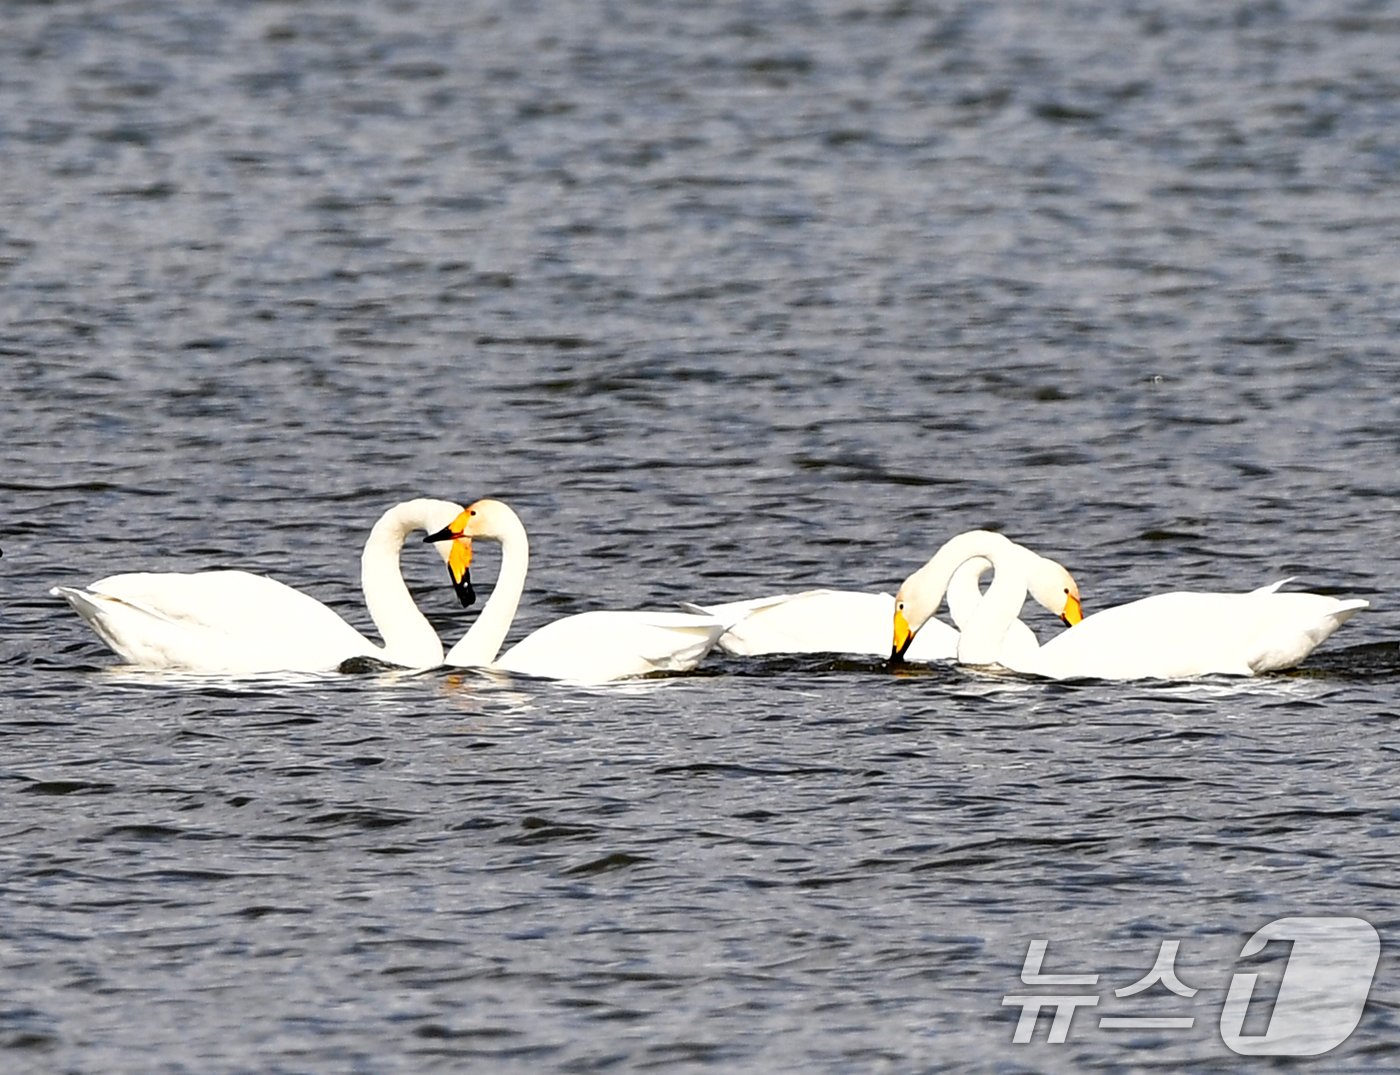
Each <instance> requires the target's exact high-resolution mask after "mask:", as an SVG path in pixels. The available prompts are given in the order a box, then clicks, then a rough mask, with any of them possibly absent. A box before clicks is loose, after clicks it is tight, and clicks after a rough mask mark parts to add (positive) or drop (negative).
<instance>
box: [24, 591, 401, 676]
mask: <svg viewBox="0 0 1400 1075" xmlns="http://www.w3.org/2000/svg"><path fill="white" fill-rule="evenodd" d="M50 593H52V594H54V595H55V596H57V597H62V598H63V599H64V600H66V601H67V602H68V603H69V604H70V605H72V606H73V608H74V610H75V611H76V612H77V613H78V615H80V616H81V617H82V618H83V619H84V620H86V621H87V623H88V624H89V625H90V626H91V627H92V629H93V630H94V631H95V632H96V634H97V635H98V637H99V638H101V639H102V641H103V642H105V643H106V644H107V645H108V646H109V647H110V648H111V649H112V650H113V651H115V652H116V653H117V654H118V655H119V656H121V657H122V658H124V659H125V660H126V661H128V662H129V663H131V664H134V665H139V666H141V667H145V668H171V669H183V670H187V671H201V672H220V673H240V672H262V671H324V670H330V669H334V668H336V667H337V666H338V665H339V664H340V662H341V661H343V660H345V659H346V658H347V657H353V656H359V655H365V654H373V653H375V652H376V648H375V647H374V645H373V644H372V643H371V642H369V640H368V639H366V638H365V637H364V636H363V635H362V634H360V632H359V631H357V630H355V628H353V627H351V626H350V624H348V623H346V622H345V620H344V619H342V618H341V617H340V616H339V615H338V614H337V613H335V612H334V611H333V610H331V609H330V608H328V607H326V606H325V605H323V604H322V603H321V602H320V601H317V600H316V599H315V598H313V597H309V596H307V595H306V594H304V593H301V592H300V591H298V590H294V589H292V588H291V587H290V586H286V585H284V584H283V583H280V582H278V581H276V580H275V579H270V578H267V577H266V576H263V575H254V574H251V573H249V572H246V571H202V572H197V573H192V574H181V573H177V572H160V573H155V572H152V573H145V572H140V573H132V574H125V575H111V576H108V577H107V578H104V579H99V580H98V581H97V582H94V583H92V584H91V585H90V586H87V587H83V588H76V587H67V586H57V587H54V588H53V589H52V590H51V591H50Z"/></svg>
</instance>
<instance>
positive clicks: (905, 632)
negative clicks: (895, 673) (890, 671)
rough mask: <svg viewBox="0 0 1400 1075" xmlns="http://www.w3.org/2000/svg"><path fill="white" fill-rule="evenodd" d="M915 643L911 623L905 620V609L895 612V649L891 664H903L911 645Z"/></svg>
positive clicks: (892, 650) (892, 651) (892, 652)
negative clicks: (910, 628) (910, 627)
mask: <svg viewBox="0 0 1400 1075" xmlns="http://www.w3.org/2000/svg"><path fill="white" fill-rule="evenodd" d="M913 641H914V632H913V631H911V630H909V621H908V620H906V619H905V618H904V610H903V609H895V612H894V648H893V649H891V650H890V664H901V663H902V662H903V661H904V654H905V653H907V652H908V651H909V645H910V643H911V642H913Z"/></svg>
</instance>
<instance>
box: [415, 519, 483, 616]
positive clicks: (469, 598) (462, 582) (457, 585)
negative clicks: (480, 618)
mask: <svg viewBox="0 0 1400 1075" xmlns="http://www.w3.org/2000/svg"><path fill="white" fill-rule="evenodd" d="M423 541H424V543H425V544H429V545H432V544H436V543H437V542H439V541H450V542H452V548H451V549H450V550H448V554H447V574H448V575H449V576H450V577H451V579H452V589H453V590H454V591H455V592H456V594H457V600H458V601H460V602H461V603H462V607H463V608H469V607H470V606H471V604H472V602H473V601H475V600H476V590H474V589H473V588H472V573H471V571H470V570H469V569H470V568H471V565H472V539H471V538H469V537H467V536H466V535H465V534H463V533H462V532H461V531H460V530H453V529H452V527H450V526H445V527H443V528H442V529H441V530H439V531H438V532H437V533H435V534H429V535H428V536H427V537H425V538H424V539H423Z"/></svg>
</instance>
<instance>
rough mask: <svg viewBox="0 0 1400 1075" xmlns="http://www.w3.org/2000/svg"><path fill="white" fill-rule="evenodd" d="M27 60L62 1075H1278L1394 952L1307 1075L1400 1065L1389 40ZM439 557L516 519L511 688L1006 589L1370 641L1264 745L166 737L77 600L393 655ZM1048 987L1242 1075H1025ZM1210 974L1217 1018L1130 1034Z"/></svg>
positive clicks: (231, 18)
mask: <svg viewBox="0 0 1400 1075" xmlns="http://www.w3.org/2000/svg"><path fill="white" fill-rule="evenodd" d="M0 21H2V22H3V32H0V392H3V395H0V490H3V500H2V501H0V504H3V512H0V548H3V550H4V556H3V559H0V744H3V748H2V749H3V755H0V757H2V758H3V760H0V774H2V775H3V780H0V803H2V804H3V811H0V1067H2V1068H3V1070H5V1071H7V1072H9V1071H15V1072H21V1071H34V1072H55V1071H65V1072H104V1073H118V1072H133V1073H134V1072H183V1071H198V1072H221V1071H250V1072H253V1071H256V1072H281V1071H286V1072H344V1071H363V1072H389V1071H403V1072H420V1071H428V1070H442V1071H458V1070H483V1071H493V1072H498V1071H499V1072H508V1071H521V1072H537V1071H544V1070H560V1071H592V1070H667V1071H669V1070H677V1071H680V1070H717V1071H739V1070H744V1071H767V1072H776V1071H804V1072H810V1071H832V1072H838V1071H839V1072H845V1071H898V1072H906V1071H921V1072H922V1071H929V1072H931V1071H1016V1070H1065V1071H1085V1070H1102V1071H1129V1070H1172V1071H1179V1070H1200V1071H1214V1070H1222V1069H1237V1070H1238V1069H1243V1068H1244V1067H1246V1066H1247V1065H1249V1064H1250V1063H1251V1062H1249V1061H1247V1060H1246V1059H1244V1058H1241V1057H1236V1056H1235V1055H1234V1054H1232V1053H1230V1052H1229V1051H1228V1050H1226V1048H1225V1047H1224V1045H1223V1044H1222V1042H1221V1040H1220V1034H1219V1031H1218V1029H1217V1022H1218V1015H1219V1010H1220V1004H1221V1002H1222V1000H1223V996H1224V990H1225V988H1226V986H1227V985H1228V983H1229V979H1230V975H1231V974H1232V973H1233V972H1234V971H1236V970H1237V969H1242V968H1241V966H1240V965H1237V957H1238V955H1239V951H1240V948H1241V946H1242V945H1243V943H1244V941H1245V939H1246V938H1247V937H1248V936H1249V935H1250V934H1251V933H1253V931H1254V930H1256V929H1258V928H1259V927H1260V926H1262V925H1264V924H1265V923H1266V922H1268V921H1269V920H1270V919H1272V918H1275V917H1277V916H1280V915H1285V914H1336V915H1355V916H1360V917H1363V918H1367V919H1368V920H1369V921H1371V922H1372V923H1373V924H1374V925H1375V926H1376V928H1377V929H1378V930H1380V932H1381V935H1382V938H1383V941H1384V943H1385V947H1384V948H1383V956H1382V964H1381V968H1380V971H1379V972H1378V975H1377V979H1376V985H1375V987H1374V989H1373V992H1372V997H1371V1001H1370V1004H1369V1006H1368V1008H1367V1010H1366V1013H1365V1015H1364V1017H1363V1019H1362V1022H1361V1025H1360V1027H1359V1028H1358V1029H1357V1031H1356V1032H1355V1034H1354V1035H1352V1037H1351V1038H1350V1039H1349V1040H1348V1041H1347V1042H1346V1043H1345V1044H1344V1045H1343V1046H1341V1047H1340V1048H1339V1049H1338V1050H1336V1051H1335V1052H1333V1053H1331V1054H1328V1055H1327V1056H1325V1057H1323V1058H1320V1060H1319V1061H1316V1062H1314V1063H1313V1065H1312V1067H1311V1068H1310V1070H1317V1069H1320V1070H1357V1071H1363V1070H1382V1069H1394V1068H1396V1067H1397V1066H1400V1063H1397V1056H1398V1055H1400V1036H1398V1035H1397V1003H1398V1002H1400V993H1398V992H1397V988H1396V987H1397V981H1400V978H1397V960H1396V959H1395V956H1394V953H1393V951H1392V949H1394V948H1395V947H1396V946H1397V945H1400V940H1397V938H1400V914H1398V913H1397V904H1396V895H1395V894H1396V888H1397V883H1398V882H1400V846H1398V844H1397V841H1400V801H1397V799H1398V797H1397V793H1396V786H1397V777H1400V764H1397V735H1396V722H1397V719H1400V705H1397V698H1396V692H1397V684H1400V655H1398V654H1397V640H1398V639H1400V612H1397V608H1400V605H1397V601H1396V597H1395V595H1396V593H1397V592H1398V591H1400V585H1398V584H1397V578H1396V571H1395V563H1396V551H1397V549H1400V540H1398V539H1400V512H1397V506H1396V505H1397V497H1400V466H1397V462H1400V392H1397V388H1396V385H1397V374H1400V362H1397V359H1396V351H1397V347H1400V17H1397V13H1396V10H1395V8H1394V7H1393V6H1392V5H1389V4H1386V3H1365V2H1344V3H1335V2H1330V0H1328V2H1324V0H1311V2H1309V0H1299V2H1275V3H1264V2H1260V3H1208V2H1205V0H1200V2H1196V3H1183V4H1171V5H1145V4H1110V3H1099V2H1092V0H1090V2H1084V3H1074V2H1069V0H1055V2H1051V3H1045V4H1019V3H1009V2H995V0H992V2H986V0H983V2H979V3H975V4H973V3H941V4H929V5H921V4H910V3H897V2H893V3H884V4H857V3H851V2H848V0H840V2H837V0H830V2H820V0H817V2H811V3H795V2H794V3H780V2H773V3H718V4H706V5H678V4H644V3H629V2H614V3H599V4H562V3H529V2H525V3H512V4H508V5H507V4H477V3H466V4H463V3H453V2H447V0H399V2H394V3H363V4H361V3H356V4H351V3H334V2H329V0H307V2H304V3H295V4H292V3H271V2H269V3H251V2H234V3H217V4H215V3H209V2H194V3H160V2H142V3H135V2H131V3H111V4H106V3H103V4H99V3H80V2H56V3H19V2H13V0H6V2H3V3H0ZM418 495H430V496H438V497H447V498H452V499H458V500H461V501H464V502H465V501H467V500H470V499H473V498H475V497H478V496H484V495H495V496H499V497H502V498H504V499H506V500H508V501H509V502H510V503H512V504H513V505H514V506H515V507H516V508H517V510H518V511H519V512H520V513H521V515H522V516H523V517H524V519H525V522H526V525H527V526H528V527H529V529H530V533H531V537H532V542H533V551H534V558H533V561H532V568H531V576H530V582H529V586H528V590H527V597H526V600H525V602H524V604H523V606H522V610H521V613H520V616H519V619H518V621H517V628H516V631H517V634H519V633H523V632H524V631H525V630H527V629H529V628H531V627H534V626H538V625H540V624H542V623H544V622H547V621H548V620H549V619H551V618H554V617H556V616H559V615H564V614H567V613H570V612H575V611H582V610H585V609H590V608H603V607H608V608H631V607H643V606H647V607H669V606H671V605H672V604H673V603H674V602H676V601H679V600H695V599H700V600H705V599H715V600H719V599H727V598H733V597H741V596H752V595H756V594H758V593H764V592H770V591H774V590H783V589H790V588H795V587H805V586H810V585H814V584H822V585H837V586H849V587H860V588H870V589H889V588H892V587H893V586H895V585H897V584H898V582H899V580H900V579H901V578H903V577H904V575H905V574H907V573H908V572H909V571H910V570H911V569H912V568H913V567H915V566H917V565H918V564H919V563H921V562H922V561H923V560H924V559H925V558H926V557H927V556H928V555H930V554H931V553H932V552H933V550H934V549H935V548H936V547H937V545H938V544H939V543H940V542H941V541H942V540H943V539H944V538H946V537H947V536H950V535H952V534H953V533H956V532H958V531H960V530H964V529H968V528H970V527H975V526H994V527H997V528H1000V529H1003V530H1005V531H1006V532H1007V533H1009V534H1011V535H1012V536H1014V537H1016V538H1017V539H1019V540H1021V541H1024V542H1026V543H1028V544H1030V545H1032V546H1033V547H1035V548H1037V549H1039V550H1040V551H1042V552H1045V553H1046V554H1048V555H1052V556H1055V557H1056V558H1057V559H1060V560H1062V561H1063V562H1065V563H1066V564H1068V565H1069V566H1070V567H1071V569H1072V570H1073V571H1074V572H1075V575H1076V577H1077V579H1078V581H1079V583H1080V586H1081V588H1082V590H1083V591H1084V596H1085V603H1086V608H1087V610H1088V611H1093V610H1094V609H1096V608H1103V607H1107V606H1109V605H1111V604H1115V603H1118V602H1121V601H1126V600H1131V599H1133V598H1135V597H1139V596H1142V595H1144V594H1147V593H1150V592H1154V591H1157V590H1161V589H1171V588H1187V587H1199V588H1207V589H1247V588H1252V587H1254V586H1257V585H1261V584H1263V583H1266V582H1270V581H1273V580H1274V579H1277V578H1280V577H1284V576H1296V577H1297V580H1298V581H1297V583H1296V585H1298V586H1302V587H1307V588H1310V589H1314V590H1318V591H1321V592H1329V593H1339V594H1345V595H1358V596H1362V597H1366V598H1368V599H1370V600H1371V601H1372V604H1373V608H1372V609H1370V610H1369V611H1367V612H1365V613H1363V614H1362V615H1360V616H1358V617H1357V618H1355V619H1354V620H1353V621H1352V622H1351V623H1349V624H1348V625H1347V626H1346V627H1345V628H1343V630H1342V631H1341V633H1339V634H1338V635H1337V636H1335V637H1334V638H1333V639H1332V640H1331V641H1329V642H1328V643H1327V644H1326V645H1325V646H1324V648H1323V649H1321V650H1319V651H1318V652H1317V653H1315V654H1314V655H1313V657H1312V658H1311V659H1310V660H1309V661H1308V662H1307V665H1306V666H1305V668H1304V669H1303V670H1301V671H1299V672H1297V673H1294V674H1290V675H1284V676H1276V677H1269V678H1267V679H1263V680H1259V681H1250V682H1232V681H1225V680H1209V681H1203V682H1200V683H1194V684H1157V685H1154V684H1126V685H1123V684H1118V685H1113V684H1076V685H1047V684H1042V683H1036V682H1030V681H1022V680H1015V679H1009V680H1006V679H996V678H991V677H987V676H982V675H976V674H970V673H966V672H961V671H958V670H956V669H933V670H931V671H928V672H924V673H916V674H908V675H903V676H895V675H891V674H890V673H889V672H888V671H887V670H885V669H884V668H883V667H882V666H881V665H880V663H879V662H878V661H870V662H858V661H849V660H837V659H829V658H824V657H807V658H796V659H777V660H768V661H740V660H734V659H724V658H717V659H714V660H711V661H709V662H707V663H706V665H705V666H704V668H703V669H702V670H701V672H700V673H698V674H696V675H694V676H690V677H685V678H681V679H675V680H669V681H663V682H654V683H645V684H637V685H630V686H624V687H616V688H610V689H603V690H589V691H583V690H578V689H571V688H565V687H560V686H558V685H551V684H543V683H536V682H530V681H527V680H517V681H513V682H512V681H506V682H502V681H496V680H491V679H487V678H483V677H480V676H477V675H473V674H457V673H449V672H446V671H441V672H433V673H430V674H426V675H419V676H403V675H396V674H392V673H378V674H365V675H345V676H333V677H325V678H322V679H310V680H302V681H295V682H288V681H268V682H243V683H237V682H201V681H184V680H180V679H179V678H178V677H159V676H142V675H133V674H130V673H124V672H122V671H120V670H119V669H116V668H115V667H114V666H115V660H114V658H113V657H112V656H111V655H110V654H109V653H107V651H106V650H105V649H104V648H103V647H102V646H101V645H100V644H99V643H98V642H97V641H96V639H95V638H94V637H93V636H92V635H91V633H90V632H89V631H88V630H87V628H86V627H85V626H84V625H83V624H82V623H81V622H80V621H79V620H78V619H77V617H76V616H74V615H73V614H72V613H71V611H70V610H68V609H67V608H66V606H64V605H63V604H62V603H60V602H58V601H56V600H55V599H53V598H50V597H49V596H47V594H46V590H47V589H48V587H49V586H51V585H54V584H56V583H74V582H82V581H86V580H90V579H92V578H96V577H99V576H101V575H104V574H108V573H111V572H114V571H121V570H132V569H168V570H175V569H179V570H196V569H202V568H212V567H220V566H236V567H244V568H248V569H253V570H259V571H263V572H266V573H269V574H272V575H275V576H276V577H278V578H281V579H283V580H284V581H287V582H290V583H293V584H295V585H297V586H299V587H301V588H303V589H306V590H307V591H309V592H311V593H313V594H315V595H316V596H318V597H320V598H321V599H323V600H326V601H328V602H329V603H331V604H332V605H334V606H335V607H337V608H338V609H340V610H342V611H343V612H344V613H345V614H346V615H347V616H348V617H349V618H351V619H352V621H353V622H355V623H357V625H360V626H362V627H367V626H368V624H367V621H366V619H365V617H364V615H363V611H362V605H361V601H360V597H359V593H358V584H357V578H356V572H357V563H358V554H359V549H360V544H361V542H362V540H363V537H364V534H365V533H366V531H367V530H368V527H369V525H370V524H371V523H372V521H373V520H374V518H375V517H376V516H377V515H378V514H379V512H380V511H382V510H383V509H384V508H385V507H387V506H388V505H389V504H391V503H393V502H395V501H397V500H401V499H406V498H408V497H411V496H418ZM494 562H495V561H494V559H493V554H492V553H491V551H490V549H489V548H484V549H483V551H482V554H481V557H480V559H479V565H480V566H479V571H478V578H479V579H480V581H481V582H483V583H485V584H486V585H483V586H482V591H483V594H484V593H485V591H486V589H487V588H488V587H489V582H490V579H491V577H492V576H491V572H492V569H493V568H492V565H493V564H494ZM405 571H406V573H407V575H408V577H409V578H410V580H411V584H412V585H413V587H414V590H415V592H416V593H417V594H418V597H419V600H420V603H421V604H422V605H423V607H424V608H425V610H427V611H428V613H429V615H430V616H431V617H432V618H433V620H434V622H435V623H437V624H438V625H439V627H440V628H441V630H442V631H443V633H444V636H445V637H447V638H448V639H449V640H451V639H455V637H457V636H458V635H459V634H460V633H461V632H462V631H464V630H465V629H466V626H467V624H469V623H470V621H471V614H470V613H467V614H463V613H462V612H461V611H460V610H458V609H457V608H456V607H455V604H454V600H453V597H452V594H451V592H450V590H449V589H448V588H447V587H445V586H444V585H443V582H444V580H443V578H442V577H441V565H440V564H439V563H438V562H437V561H436V559H435V558H434V557H433V556H432V554H431V553H430V552H428V551H427V550H424V549H422V548H421V547H420V548H418V549H413V548H410V549H409V550H407V553H406V555H405ZM1032 622H1033V625H1034V626H1036V627H1037V628H1038V629H1039V630H1040V631H1041V632H1042V634H1048V633H1049V632H1051V631H1053V630H1055V629H1056V626H1057V625H1056V624H1054V623H1053V622H1050V621H1047V620H1046V619H1045V617H1044V616H1043V614H1040V615H1038V616H1037V617H1033V618H1032ZM1035 938H1046V939H1048V940H1049V941H1050V948H1049V957H1048V958H1047V961H1046V970H1048V971H1052V972H1062V973H1073V972H1080V973H1082V972H1086V971H1089V972H1098V973H1100V974H1101V992H1103V993H1104V994H1105V999H1104V1001H1103V1002H1102V1007H1101V1008H1100V1009H1099V1012H1098V1013H1102V1012H1108V1011H1110V1010H1116V1011H1119V1012H1120V1013H1123V1014H1139V1015H1142V1014H1147V1015H1159V1016H1170V1015H1181V1014H1184V1013H1189V1014H1194V1015H1195V1016H1196V1017H1197V1018H1196V1023H1195V1025H1194V1026H1193V1028H1192V1029H1191V1030H1189V1031H1179V1030H1177V1031H1167V1030H1161V1031H1140V1032H1136V1033H1129V1032H1124V1031H1110V1030H1101V1029H1098V1028H1097V1027H1096V1019H1095V1015H1096V1014H1098V1013H1096V1012H1087V1013H1086V1012H1081V1013H1080V1014H1078V1015H1076V1017H1075V1022H1074V1024H1073V1032H1072V1033H1071V1035H1070V1040H1069V1041H1068V1042H1066V1043H1065V1044H1063V1045H1050V1044H1046V1043H1045V1040H1044V1039H1045V1036H1046V1032H1047V1026H1046V1024H1045V1023H1042V1024H1041V1026H1040V1028H1039V1030H1038V1033H1037V1036H1036V1044H1033V1045H1031V1046H1015V1045H1013V1044H1011V1036H1012V1031H1013V1028H1014V1025H1015V1020H1016V1015H1017V1011H1016V1009H1014V1008H1011V1007H1006V1006H1004V1005H1003V997H1004V996H1005V995H1007V994H1014V993H1018V992H1025V991H1026V990H1025V987H1023V986H1022V985H1021V983H1020V981H1019V980H1018V973H1019V972H1020V970H1021V967H1022V961H1023V959H1024V958H1025V954H1026V948H1027V944H1028V942H1029V941H1030V940H1032V939H1035ZM1171 938H1175V939H1179V940H1180V941H1181V948H1180V955H1179V957H1178V961H1177V971H1178V973H1179V975H1180V977H1181V978H1182V979H1183V981H1184V982H1185V983H1186V984H1188V985H1191V986H1196V987H1199V989H1200V992H1199V993H1198V994H1196V996H1195V997H1194V998H1192V999H1190V1000H1183V999H1182V998H1179V997H1173V996H1171V995H1170V994H1165V993H1162V992H1161V991H1160V989H1159V990H1158V992H1157V994H1154V995H1155V996H1156V997H1157V1001H1156V1003H1155V1004H1152V1005H1147V1004H1144V1003H1141V1001H1142V999H1143V998H1139V1001H1140V1002H1139V1003H1138V1004H1137V1005H1136V1006H1134V1005H1133V1004H1132V1002H1131V1001H1121V1002H1116V1003H1118V1008H1116V1009H1110V1005H1112V1004H1114V1003H1115V1000H1114V998H1113V996H1112V994H1111V990H1112V989H1113V988H1114V987H1122V986H1126V985H1129V984H1130V983H1132V982H1134V981H1136V980H1138V979H1139V978H1141V977H1142V975H1144V974H1145V973H1146V972H1147V970H1148V969H1149V968H1150V967H1151V965H1152V962H1153V959H1154V958H1155V955H1156V953H1157V951H1158V947H1159V945H1160V943H1161V941H1163V940H1166V939H1171ZM1271 966H1272V967H1273V972H1274V974H1275V980H1276V978H1277V970H1278V961H1277V960H1275V961H1274V963H1273V964H1272V965H1271ZM1243 969H1261V968H1260V967H1258V966H1256V967H1254V968H1243ZM1262 969H1266V970H1267V969H1268V968H1267V967H1265V968H1262ZM1253 1063H1254V1064H1256V1065H1257V1064H1259V1063H1261V1062H1259V1061H1255V1062H1253ZM1262 1063H1264V1064H1267V1063H1268V1062H1267V1061H1265V1062H1262Z"/></svg>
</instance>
